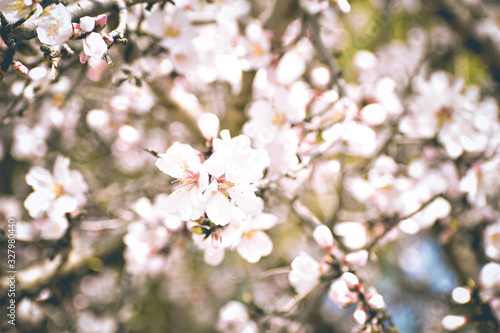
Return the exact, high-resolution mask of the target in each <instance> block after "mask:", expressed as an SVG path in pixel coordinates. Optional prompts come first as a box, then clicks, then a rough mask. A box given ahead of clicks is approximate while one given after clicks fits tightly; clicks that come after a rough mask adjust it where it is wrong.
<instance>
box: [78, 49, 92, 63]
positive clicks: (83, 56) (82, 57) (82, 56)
mask: <svg viewBox="0 0 500 333" xmlns="http://www.w3.org/2000/svg"><path fill="white" fill-rule="evenodd" d="M89 59H90V57H89V56H88V55H86V54H85V52H83V51H82V52H80V63H81V64H84V63H86V62H87V61H88V60H89Z"/></svg>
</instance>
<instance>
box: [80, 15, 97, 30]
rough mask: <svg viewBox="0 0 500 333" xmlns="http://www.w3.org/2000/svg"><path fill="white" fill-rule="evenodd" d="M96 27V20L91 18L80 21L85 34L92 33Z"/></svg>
mask: <svg viewBox="0 0 500 333" xmlns="http://www.w3.org/2000/svg"><path fill="white" fill-rule="evenodd" d="M94 27H95V19H93V18H92V17H90V16H84V17H82V18H81V19H80V29H82V30H83V31H85V32H91V31H92V30H94Z"/></svg>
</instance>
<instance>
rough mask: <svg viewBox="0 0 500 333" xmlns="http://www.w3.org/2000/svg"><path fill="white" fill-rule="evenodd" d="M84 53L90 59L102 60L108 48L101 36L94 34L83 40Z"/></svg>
mask: <svg viewBox="0 0 500 333" xmlns="http://www.w3.org/2000/svg"><path fill="white" fill-rule="evenodd" d="M83 51H84V52H85V54H86V55H88V56H89V57H95V58H99V59H101V57H102V55H103V54H104V53H105V52H106V51H108V46H107V45H106V42H105V41H104V39H102V37H101V35H100V34H98V33H97V32H92V33H90V34H89V35H88V36H87V37H86V38H85V39H84V40H83Z"/></svg>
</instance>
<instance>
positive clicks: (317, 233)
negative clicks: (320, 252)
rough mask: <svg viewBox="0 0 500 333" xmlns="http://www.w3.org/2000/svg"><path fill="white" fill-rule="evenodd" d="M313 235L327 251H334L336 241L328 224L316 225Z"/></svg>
mask: <svg viewBox="0 0 500 333" xmlns="http://www.w3.org/2000/svg"><path fill="white" fill-rule="evenodd" d="M313 237H314V240H315V241H316V243H318V244H319V246H321V247H322V248H323V249H324V250H325V251H326V252H328V253H330V254H331V253H333V249H334V248H335V243H334V240H333V235H332V232H331V230H330V229H329V228H328V227H327V226H326V225H320V226H319V227H316V229H314V232H313Z"/></svg>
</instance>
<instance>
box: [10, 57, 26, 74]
mask: <svg viewBox="0 0 500 333" xmlns="http://www.w3.org/2000/svg"><path fill="white" fill-rule="evenodd" d="M12 66H14V69H15V70H16V71H18V72H19V73H21V74H22V75H28V68H27V67H26V66H24V65H23V63H22V62H20V61H17V60H14V61H13V62H12Z"/></svg>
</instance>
